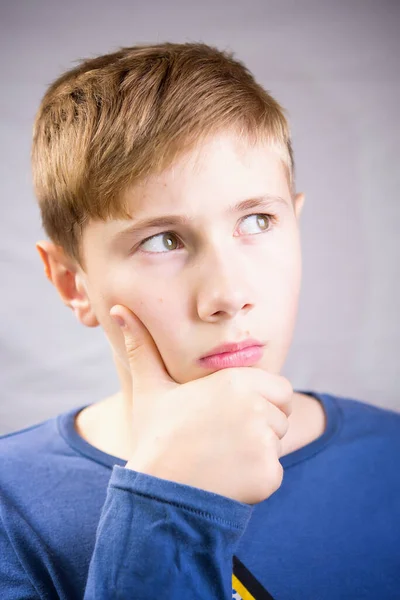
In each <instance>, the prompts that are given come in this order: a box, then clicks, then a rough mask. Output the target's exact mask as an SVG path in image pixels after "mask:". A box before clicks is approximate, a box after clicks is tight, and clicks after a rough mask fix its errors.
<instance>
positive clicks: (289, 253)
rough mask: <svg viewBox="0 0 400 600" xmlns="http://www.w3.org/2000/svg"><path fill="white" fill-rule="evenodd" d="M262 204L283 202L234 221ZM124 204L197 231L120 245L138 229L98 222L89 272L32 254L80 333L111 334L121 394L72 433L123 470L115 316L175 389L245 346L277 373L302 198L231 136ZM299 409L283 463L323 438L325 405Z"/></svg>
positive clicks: (56, 255) (124, 416)
mask: <svg viewBox="0 0 400 600" xmlns="http://www.w3.org/2000/svg"><path fill="white" fill-rule="evenodd" d="M265 194H269V195H270V196H274V197H280V198H282V200H283V201H282V202H272V203H271V204H270V205H269V206H260V207H256V208H251V209H246V210H242V211H240V212H236V213H228V212H227V210H228V207H229V206H230V205H233V204H236V203H237V202H239V201H241V200H245V199H249V198H254V197H256V196H261V195H265ZM126 199H127V201H128V203H129V207H130V214H131V215H132V218H133V219H135V220H136V219H137V220H139V219H140V220H141V219H144V218H147V217H155V216H160V215H169V214H174V215H183V214H186V215H188V216H189V217H190V222H189V224H187V225H181V224H179V225H174V226H168V227H166V226H164V227H156V228H154V227H153V228H151V229H144V230H142V231H141V232H139V233H137V234H130V235H127V236H125V237H124V238H122V239H118V238H116V237H115V236H116V234H117V233H118V232H120V231H121V230H123V229H125V228H126V227H127V226H128V225H130V224H131V222H127V221H124V220H115V219H114V220H109V221H108V222H106V223H104V222H101V221H97V222H91V223H89V224H88V225H87V227H86V229H85V231H84V235H83V246H82V247H83V252H84V256H85V259H86V272H84V271H83V270H82V269H81V268H80V267H79V266H78V265H76V264H75V263H74V262H73V261H71V260H70V259H68V258H67V257H66V256H65V254H64V253H63V251H62V249H61V248H59V247H57V246H55V245H54V244H53V243H52V242H48V241H40V242H37V245H36V247H37V249H38V251H39V254H40V256H41V258H42V260H43V263H44V266H45V272H46V275H47V277H48V278H49V280H50V281H51V282H52V283H53V284H54V285H55V287H56V288H57V290H58V293H59V295H60V297H61V299H62V301H63V302H64V303H65V304H66V305H67V306H68V307H70V308H71V309H72V310H73V312H74V314H75V316H76V318H77V319H78V320H79V321H80V322H81V323H82V324H83V325H85V326H87V327H97V326H98V325H100V326H101V327H102V328H103V330H104V332H105V334H106V336H107V339H108V341H109V343H110V346H111V348H112V352H113V358H114V362H115V365H116V369H117V373H118V377H119V380H120V384H121V389H120V391H118V392H117V393H116V394H115V395H114V396H111V397H109V398H105V399H104V400H102V401H100V402H98V403H95V404H93V405H91V406H89V407H88V408H86V409H84V410H83V411H82V412H80V413H79V415H78V417H77V419H76V424H75V426H76V429H77V431H78V432H79V433H80V435H82V437H84V438H85V439H86V440H87V441H88V442H89V443H91V444H93V445H94V446H96V447H97V448H99V449H100V450H103V451H104V452H107V453H109V454H112V455H114V456H119V457H120V458H123V459H124V460H128V459H129V456H130V452H131V445H130V432H131V425H130V413H131V410H132V406H133V402H134V398H133V397H132V390H131V374H130V371H129V365H128V361H127V356H126V351H125V345H124V338H123V335H122V332H121V330H120V329H119V327H118V326H117V325H116V324H115V322H114V321H113V319H112V318H111V316H110V314H109V313H110V309H111V308H112V307H113V306H114V305H116V304H120V305H121V304H122V305H124V306H127V307H128V308H129V309H130V310H131V311H132V312H133V313H134V314H135V315H137V316H138V317H139V319H140V320H141V321H142V322H143V324H144V325H145V326H146V327H147V329H148V330H149V332H150V334H151V336H152V337H153V339H154V342H155V344H156V346H157V348H158V350H159V352H160V355H161V357H162V359H163V361H164V363H165V366H166V369H167V371H168V373H169V374H170V376H171V377H172V378H173V379H174V380H175V381H177V382H178V383H185V382H188V381H191V380H194V379H198V378H200V377H204V376H206V375H209V374H210V373H212V370H209V369H205V368H204V367H202V366H201V365H199V364H198V362H197V360H198V358H199V357H200V356H202V355H204V354H206V353H209V352H210V351H211V350H212V349H213V348H214V347H215V346H216V345H219V344H221V343H224V342H235V341H240V340H244V339H246V338H248V337H252V338H256V339H258V340H260V341H261V342H262V343H264V344H265V347H264V353H263V356H262V358H261V359H260V361H259V362H258V363H257V365H255V366H257V367H258V368H262V369H265V370H267V371H269V372H271V373H276V374H278V373H280V371H281V369H282V366H283V365H284V362H285V359H286V356H287V353H288V350H289V347H290V344H291V341H292V335H293V330H294V326H295V322H296V316H297V309H298V299H299V293H300V286H301V245H300V234H299V219H300V214H301V211H302V207H303V204H304V194H300V193H299V194H296V196H295V197H294V198H293V199H292V197H291V193H290V189H289V185H288V180H287V175H286V173H285V170H284V167H283V163H282V161H281V158H280V157H279V155H278V153H277V152H276V151H275V150H274V149H272V148H271V147H268V146H267V145H265V144H260V145H256V146H250V145H249V144H248V143H247V142H244V141H240V140H239V139H238V138H237V137H235V135H234V134H233V133H230V132H224V133H222V134H218V135H217V136H214V137H212V138H210V139H208V140H207V141H206V142H204V143H203V144H202V145H201V146H199V148H198V149H196V150H195V151H192V152H190V153H189V154H188V155H186V156H185V157H183V158H181V159H180V160H179V161H178V162H176V163H175V164H174V165H173V168H170V169H168V170H166V171H165V172H164V173H162V174H161V175H158V176H153V177H151V178H149V179H148V180H147V181H146V182H144V183H143V184H141V185H140V186H137V187H136V188H134V189H131V190H128V192H127V196H126ZM262 214H264V215H272V218H262V217H261V215H262ZM257 215H259V216H257ZM160 234H163V235H160ZM151 236H152V239H151V240H148V238H149V237H151ZM154 236H157V237H154ZM144 240H147V241H146V242H144V243H142V242H143V241H144ZM141 243H142V245H141ZM294 400H295V401H294V403H293V412H292V414H291V415H290V417H289V423H290V426H289V431H288V433H287V434H286V436H285V437H284V438H283V439H282V450H283V454H287V453H289V452H291V451H294V450H296V449H298V448H300V447H302V446H304V445H306V444H307V443H310V442H311V441H313V440H314V439H316V438H317V437H319V436H320V435H322V433H323V431H324V429H325V415H324V411H323V409H322V407H321V405H320V403H319V402H318V401H316V400H315V399H313V398H311V397H310V396H307V395H303V394H298V393H295V394H294Z"/></svg>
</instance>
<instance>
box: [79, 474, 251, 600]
mask: <svg viewBox="0 0 400 600" xmlns="http://www.w3.org/2000/svg"><path fill="white" fill-rule="evenodd" d="M252 510H253V507H252V506H251V505H248V504H243V503H241V502H237V501H235V500H232V499H230V498H227V497H225V496H221V495H218V494H214V493H211V492H207V491H205V490H201V489H198V488H194V487H191V486H186V485H183V484H179V483H175V482H172V481H167V480H163V479H160V478H157V477H153V476H150V475H146V474H143V473H138V472H136V471H133V470H131V469H127V468H123V467H120V466H117V465H116V466H114V468H113V472H112V475H111V478H110V481H109V485H108V489H107V496H106V501H105V503H104V506H103V510H102V513H101V517H100V521H99V524H98V528H97V533H96V543H95V548H94V552H93V555H92V558H91V562H90V567H89V572H88V579H87V584H86V590H85V596H84V600H106V599H109V598H115V599H121V600H122V599H127V598H134V599H135V600H150V599H151V600H154V598H156V597H157V598H174V600H180V599H181V598H182V599H186V598H193V599H196V598H199V599H200V598H207V599H209V600H212V599H214V598H215V599H218V600H225V599H231V597H232V557H233V554H234V551H235V548H236V546H237V544H238V542H239V539H240V537H241V536H242V534H243V533H244V531H245V529H246V526H247V523H248V521H249V519H250V517H251V513H252Z"/></svg>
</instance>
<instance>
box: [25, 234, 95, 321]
mask: <svg viewBox="0 0 400 600" xmlns="http://www.w3.org/2000/svg"><path fill="white" fill-rule="evenodd" d="M36 249H37V251H38V252H39V256H40V258H41V259H42V261H43V264H44V272H45V274H46V277H47V279H48V280H49V281H51V283H52V284H53V285H54V287H55V288H56V289H57V291H58V293H59V295H60V298H61V300H62V301H63V303H64V304H65V305H66V306H68V307H69V308H71V309H72V310H73V311H74V313H75V316H76V318H77V319H78V321H80V322H81V323H82V324H83V325H86V326H87V327H97V325H99V321H98V320H97V317H96V315H95V313H94V311H93V309H92V304H91V301H90V298H89V295H88V292H87V287H86V285H85V281H84V278H83V275H82V273H81V269H80V268H79V266H78V265H76V263H74V261H72V260H71V259H70V258H69V257H67V256H66V254H65V252H64V250H63V249H62V248H61V247H60V246H57V245H56V244H54V243H53V242H48V241H46V240H43V241H40V242H36Z"/></svg>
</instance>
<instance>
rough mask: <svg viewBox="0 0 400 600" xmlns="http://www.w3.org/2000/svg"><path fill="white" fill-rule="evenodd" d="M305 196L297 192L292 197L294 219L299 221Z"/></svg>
mask: <svg viewBox="0 0 400 600" xmlns="http://www.w3.org/2000/svg"><path fill="white" fill-rule="evenodd" d="M305 199H306V198H305V195H304V194H303V192H298V193H297V194H296V195H295V197H294V212H295V214H296V218H297V219H300V215H301V211H302V210H303V206H304V201H305Z"/></svg>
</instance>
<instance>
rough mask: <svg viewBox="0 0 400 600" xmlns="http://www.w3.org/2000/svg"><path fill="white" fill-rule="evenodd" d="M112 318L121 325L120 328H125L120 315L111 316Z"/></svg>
mask: <svg viewBox="0 0 400 600" xmlns="http://www.w3.org/2000/svg"><path fill="white" fill-rule="evenodd" d="M111 318H112V319H114V321H115V322H116V323H117V325H119V326H120V327H125V325H126V324H125V321H124V320H123V318H122V317H120V316H119V315H111Z"/></svg>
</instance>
